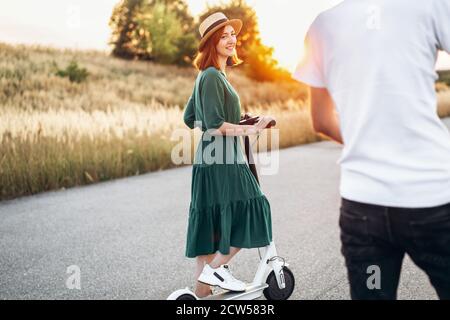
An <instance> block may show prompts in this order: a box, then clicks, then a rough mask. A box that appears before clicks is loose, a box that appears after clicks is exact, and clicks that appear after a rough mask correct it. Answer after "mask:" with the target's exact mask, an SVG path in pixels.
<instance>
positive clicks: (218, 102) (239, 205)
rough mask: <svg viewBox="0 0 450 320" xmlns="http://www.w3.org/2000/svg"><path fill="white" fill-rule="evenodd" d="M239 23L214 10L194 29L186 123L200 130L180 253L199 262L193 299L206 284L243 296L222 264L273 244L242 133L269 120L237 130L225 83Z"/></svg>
mask: <svg viewBox="0 0 450 320" xmlns="http://www.w3.org/2000/svg"><path fill="white" fill-rule="evenodd" d="M241 27H242V22H241V21H240V20H237V19H233V20H228V18H227V17H226V16H225V15H224V14H223V13H220V12H218V13H214V14H212V15H211V16H209V17H208V18H206V19H205V20H204V21H203V22H202V23H201V24H200V28H199V29H200V30H199V31H200V35H201V36H202V39H201V41H200V45H199V52H198V54H197V57H196V59H195V65H196V67H197V68H198V69H199V74H198V76H197V79H196V82H195V85H194V91H193V93H192V96H191V97H190V99H189V101H188V103H187V105H186V107H185V111H184V122H185V123H186V125H187V126H188V127H189V128H191V129H194V128H195V127H199V128H200V129H201V130H202V131H203V134H202V139H201V140H200V142H199V145H198V147H197V151H196V154H195V158H194V165H193V170H192V185H191V203H190V207H189V221H188V230H187V243H186V256H187V257H190V258H194V257H195V258H196V259H197V270H196V279H197V284H196V289H195V294H196V295H197V296H198V297H205V296H208V295H209V294H211V287H210V286H211V285H212V286H220V287H221V288H223V289H227V290H233V291H244V290H245V287H246V285H245V283H244V282H242V281H239V280H237V279H236V278H234V277H233V276H232V274H231V272H230V270H229V268H228V265H227V263H228V262H229V261H230V260H231V258H232V257H233V256H234V255H235V254H236V253H237V252H238V251H239V250H240V249H241V248H258V247H263V246H266V245H269V244H270V242H271V241H272V223H271V212H270V205H269V202H268V200H267V198H266V197H265V195H264V194H263V193H262V192H261V190H260V188H259V185H258V182H257V181H256V179H255V177H254V176H253V175H252V173H251V171H250V169H249V167H248V165H247V164H246V160H245V156H244V153H243V150H242V146H241V143H240V140H239V139H240V136H244V135H255V134H259V133H261V131H262V130H264V128H266V126H267V124H268V123H269V122H270V121H271V120H273V118H272V117H269V116H263V117H260V120H259V122H258V123H257V124H255V125H239V121H240V119H241V109H240V101H239V96H238V94H237V93H236V91H235V90H234V89H233V87H232V86H231V84H230V83H229V82H228V79H227V75H226V67H227V66H232V65H236V64H238V63H239V62H240V61H239V59H238V58H237V55H236V51H235V46H236V36H237V34H238V33H239V32H240V30H241Z"/></svg>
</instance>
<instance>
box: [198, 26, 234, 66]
mask: <svg viewBox="0 0 450 320" xmlns="http://www.w3.org/2000/svg"><path fill="white" fill-rule="evenodd" d="M224 29H225V27H223V28H220V29H219V30H217V31H216V32H214V33H213V34H212V35H211V37H210V38H209V39H208V40H207V41H206V43H205V45H204V46H203V49H202V51H198V52H197V55H196V57H195V60H194V66H195V67H196V68H197V69H198V70H205V69H207V68H209V67H215V68H216V69H218V70H220V65H219V59H218V54H217V49H216V46H217V44H218V43H219V41H220V37H221V36H222V34H223V31H224ZM241 63H242V60H241V59H239V58H238V55H237V54H236V53H235V54H234V55H233V56H231V57H229V58H228V60H227V65H228V66H236V65H238V64H241Z"/></svg>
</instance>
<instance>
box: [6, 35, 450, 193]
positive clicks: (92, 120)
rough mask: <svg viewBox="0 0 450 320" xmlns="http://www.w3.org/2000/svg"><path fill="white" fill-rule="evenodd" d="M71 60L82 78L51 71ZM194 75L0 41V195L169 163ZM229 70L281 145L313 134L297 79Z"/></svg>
mask: <svg viewBox="0 0 450 320" xmlns="http://www.w3.org/2000/svg"><path fill="white" fill-rule="evenodd" d="M71 60H76V61H77V62H78V64H79V65H80V66H81V67H84V68H87V69H88V71H89V73H90V75H89V77H88V80H87V81H86V82H85V83H81V84H76V83H71V82H70V81H69V80H68V79H67V78H60V77H57V76H56V75H55V71H56V67H55V66H56V65H57V66H59V68H64V67H66V66H67V65H68V64H69V63H70V61H71ZM195 76H196V71H195V70H193V69H182V68H177V67H173V66H161V65H156V64H151V63H145V62H138V61H123V60H118V59H115V58H112V57H110V56H108V55H107V54H106V53H102V52H98V51H83V52H81V51H72V50H56V49H51V48H46V47H36V46H34V47H33V46H31V47H30V46H10V45H6V44H2V43H0V139H1V140H0V200H1V199H9V198H14V197H18V196H21V195H28V194H34V193H38V192H42V191H46V190H54V189H59V188H68V187H72V186H76V185H83V184H89V183H95V182H98V181H104V180H109V179H115V178H119V177H124V176H130V175H135V174H141V173H145V172H149V171H155V170H161V169H165V168H169V167H172V166H174V164H173V163H172V161H171V157H170V156H171V152H172V148H173V146H174V145H175V144H176V143H177V142H176V141H171V139H170V138H171V134H172V132H173V130H174V129H177V128H185V126H184V124H183V122H182V115H183V107H184V104H185V102H186V101H187V99H188V97H189V96H190V94H191V92H192V88H193V84H194V79H195ZM229 78H230V81H231V82H232V84H233V85H234V86H235V87H236V89H237V91H238V92H239V94H240V98H241V102H242V106H243V110H242V111H243V112H244V111H246V112H252V113H253V114H265V113H270V114H274V115H275V116H276V117H277V121H278V125H277V127H278V128H279V129H280V131H279V132H280V147H281V148H284V147H289V146H294V145H298V144H302V143H309V142H314V141H319V140H320V139H321V138H320V137H319V136H317V135H316V134H315V133H314V132H313V129H312V124H311V118H310V114H309V109H308V107H307V103H306V101H307V99H308V97H307V91H306V89H305V87H303V86H301V85H300V84H297V83H295V82H290V83H257V82H255V81H252V80H250V79H248V78H247V77H245V76H244V75H243V74H241V73H240V72H237V71H232V72H230V73H229ZM447 89H448V88H446V87H443V85H441V86H440V87H439V88H438V91H439V92H438V95H439V114H440V115H441V116H450V90H447ZM293 123H295V125H292V124H293Z"/></svg>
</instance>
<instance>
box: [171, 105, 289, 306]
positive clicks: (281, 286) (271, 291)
mask: <svg viewBox="0 0 450 320" xmlns="http://www.w3.org/2000/svg"><path fill="white" fill-rule="evenodd" d="M258 120H259V117H257V116H256V117H251V116H249V115H247V114H246V115H244V116H243V117H242V118H241V121H240V123H239V124H241V125H244V124H247V125H253V124H255V123H256V122H257V121H258ZM275 125H276V122H275V120H272V121H271V122H270V123H269V124H268V125H267V128H271V127H273V126H275ZM244 146H245V154H246V156H247V162H248V165H249V167H250V171H251V172H252V173H253V175H254V176H255V178H256V181H257V182H258V183H259V179H258V173H257V170H256V166H255V162H254V159H253V153H252V148H251V146H250V139H249V137H248V136H244ZM258 252H259V257H260V261H259V265H258V269H257V271H256V274H255V277H254V278H253V281H252V282H251V283H250V284H248V285H247V288H246V290H245V291H243V292H234V291H228V290H224V291H223V292H220V293H217V294H214V295H210V296H208V297H206V298H199V297H197V296H196V295H195V293H194V292H193V291H191V290H190V289H189V288H185V289H181V290H177V291H175V292H173V293H172V294H171V295H170V296H169V297H168V298H167V300H254V299H258V298H260V297H262V295H264V297H266V299H267V300H287V299H288V298H289V297H290V296H291V294H292V292H293V291H294V287H295V278H294V274H293V273H292V271H291V270H290V269H289V268H288V266H289V264H288V263H286V262H285V260H284V259H283V258H282V257H280V256H278V254H277V250H276V248H275V242H273V241H272V242H271V243H270V244H269V245H268V246H266V247H264V248H262V255H261V251H260V249H259V248H258Z"/></svg>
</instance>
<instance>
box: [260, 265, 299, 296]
mask: <svg viewBox="0 0 450 320" xmlns="http://www.w3.org/2000/svg"><path fill="white" fill-rule="evenodd" d="M283 274H284V282H285V284H286V286H285V287H284V289H280V288H279V287H278V283H277V278H276V277H275V273H274V272H273V270H272V272H271V273H269V275H268V276H267V280H266V283H267V284H268V285H269V286H268V287H267V288H266V289H264V291H263V293H264V296H265V297H266V299H267V300H287V299H289V297H290V296H291V294H292V292H293V291H294V287H295V278H294V274H293V273H292V271H291V270H289V268H287V267H284V268H283Z"/></svg>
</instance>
